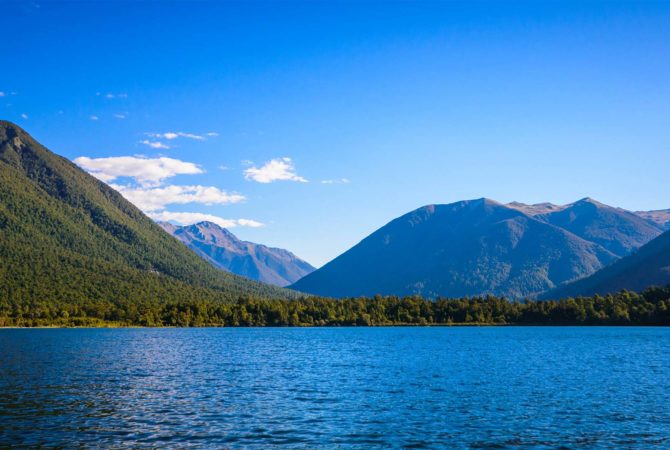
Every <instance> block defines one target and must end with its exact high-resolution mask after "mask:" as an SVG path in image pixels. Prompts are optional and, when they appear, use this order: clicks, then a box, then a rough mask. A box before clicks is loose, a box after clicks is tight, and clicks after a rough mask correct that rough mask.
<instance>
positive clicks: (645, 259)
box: [541, 231, 670, 298]
mask: <svg viewBox="0 0 670 450" xmlns="http://www.w3.org/2000/svg"><path fill="white" fill-rule="evenodd" d="M669 284H670V231H666V232H665V233H663V234H662V235H660V236H659V237H657V238H656V239H654V240H652V241H651V242H649V243H647V244H646V245H644V246H643V247H642V248H640V250H638V251H637V252H636V253H633V254H632V255H629V256H626V257H625V258H622V259H620V260H618V261H617V262H615V263H614V264H612V265H611V266H608V267H605V268H604V269H602V270H600V271H598V272H596V273H595V274H593V275H591V276H590V277H587V278H583V279H581V280H578V281H575V282H574V283H570V284H567V285H565V286H562V287H559V288H557V289H555V290H553V291H549V292H547V293H545V294H543V295H542V296H541V297H542V298H564V297H570V296H578V295H582V296H585V295H593V294H607V293H610V292H617V291H620V290H622V289H628V290H632V291H641V290H643V289H646V288H647V287H650V286H666V285H669Z"/></svg>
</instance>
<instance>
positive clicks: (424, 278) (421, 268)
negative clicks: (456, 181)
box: [291, 199, 617, 298]
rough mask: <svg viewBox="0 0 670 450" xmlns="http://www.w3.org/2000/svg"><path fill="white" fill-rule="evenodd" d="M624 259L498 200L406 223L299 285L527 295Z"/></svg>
mask: <svg viewBox="0 0 670 450" xmlns="http://www.w3.org/2000/svg"><path fill="white" fill-rule="evenodd" d="M616 259H617V255H616V254H614V253H612V252H611V251H609V250H607V249H605V248H603V246H601V245H599V244H597V243H595V242H590V241H587V240H585V239H583V238H581V237H579V236H577V235H575V234H574V233H571V232H569V231H567V230H564V229H562V228H559V227H557V226H555V225H552V224H551V223H548V222H546V221H543V220H538V219H536V218H534V217H532V216H529V215H528V214H526V213H524V212H523V211H520V210H519V209H518V208H512V207H509V206H506V205H502V204H500V203H497V202H495V201H493V200H488V199H479V200H470V201H462V202H457V203H452V204H448V205H429V206H425V207H422V208H419V209H417V210H415V211H412V212H410V213H408V214H405V215H404V216H402V217H399V218H397V219H395V220H393V221H391V222H390V223H388V224H387V225H385V226H384V227H382V228H380V229H379V230H377V231H375V232H374V233H372V234H371V235H370V236H368V237H367V238H365V239H364V240H363V241H361V242H360V243H359V244H357V245H356V246H354V247H353V248H351V249H350V250H348V251H347V252H345V253H343V254H342V255H340V256H338V257H337V258H335V259H334V260H333V261H331V262H329V263H328V264H326V265H325V266H323V267H322V268H320V269H318V270H316V271H314V272H312V273H311V274H309V275H307V276H306V277H304V278H302V279H301V280H299V281H298V282H296V283H295V284H293V285H292V286H291V287H292V288H295V289H297V290H300V291H303V292H308V293H312V294H318V295H326V296H335V297H348V296H358V295H374V294H395V295H411V294H421V295H424V296H428V297H436V296H444V297H460V296H469V295H480V294H486V293H490V294H496V295H504V296H508V297H514V298H519V297H525V296H531V295H535V294H538V293H540V292H543V291H545V290H547V289H551V288H553V287H555V286H557V285H559V284H561V283H565V282H567V281H570V280H575V279H577V278H580V277H583V276H584V275H588V274H591V273H593V272H595V271H596V270H598V269H600V268H602V267H603V266H604V265H607V264H609V263H611V262H613V261H614V260H616Z"/></svg>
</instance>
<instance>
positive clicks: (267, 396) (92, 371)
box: [0, 327, 670, 449]
mask: <svg viewBox="0 0 670 450" xmlns="http://www.w3.org/2000/svg"><path fill="white" fill-rule="evenodd" d="M669 349H670V329H662V328H531V327H528V328H516V327H509V328H359V329H355V328H339V329H323V328H315V329H113V330H84V329H79V330H0V446H8V445H24V446H31V447H32V446H38V445H54V446H66V447H69V446H72V447H74V446H91V447H119V446H129V447H185V446H194V447H204V448H221V447H224V448H225V447H233V448H237V447H242V448H254V447H256V448H267V447H272V446H277V445H288V446H293V447H301V448H304V447H310V448H314V447H318V448H323V447H354V448H369V447H413V448H440V447H442V448H443V447H450V448H560V447H563V448H588V449H591V448H641V449H649V448H669V447H670V352H669V351H668V350H669Z"/></svg>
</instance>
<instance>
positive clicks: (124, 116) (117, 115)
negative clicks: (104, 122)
mask: <svg viewBox="0 0 670 450" xmlns="http://www.w3.org/2000/svg"><path fill="white" fill-rule="evenodd" d="M114 118H115V119H125V118H126V115H125V114H114Z"/></svg>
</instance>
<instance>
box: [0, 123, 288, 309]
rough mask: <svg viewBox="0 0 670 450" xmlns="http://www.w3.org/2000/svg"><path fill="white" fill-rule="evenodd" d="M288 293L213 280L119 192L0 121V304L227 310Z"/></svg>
mask: <svg viewBox="0 0 670 450" xmlns="http://www.w3.org/2000/svg"><path fill="white" fill-rule="evenodd" d="M249 295H253V296H272V297H277V298H287V297H294V296H297V295H298V294H297V293H294V292H291V291H288V290H284V289H280V288H277V287H273V286H268V285H265V284H262V283H258V282H255V281H251V280H248V279H246V278H242V277H239V276H236V275H233V274H230V273H226V272H223V271H220V270H216V269H215V268H214V267H212V266H211V265H209V264H207V263H206V262H205V261H203V260H202V259H201V258H199V257H198V256H197V255H196V254H195V253H193V252H192V251H190V250H189V249H188V248H186V247H185V246H184V245H183V244H182V243H180V242H179V241H177V240H176V239H174V238H173V237H172V236H170V235H169V234H168V233H166V232H165V231H163V229H162V228H160V227H159V226H158V225H157V224H156V223H154V222H153V221H152V220H151V219H149V218H148V217H146V216H145V215H144V214H142V212H141V211H140V210H139V209H137V208H136V207H135V206H133V205H132V204H131V203H130V202H128V201H126V200H125V199H124V198H123V197H122V196H121V195H120V194H119V193H118V192H116V191H115V190H113V189H112V188H110V187H109V186H107V185H106V184H104V183H103V182H101V181H99V180H97V179H96V178H94V177H92V176H91V175H89V174H87V173H86V172H84V171H82V170H81V169H79V168H78V167H77V166H76V165H74V164H73V163H71V162H70V161H68V160H67V159H65V158H62V157H60V156H58V155H56V154H54V153H52V152H50V151H49V150H47V149H46V148H45V147H43V146H42V145H40V144H39V143H37V142H36V141H35V140H34V139H33V138H32V137H30V136H29V135H28V134H27V133H26V132H25V131H24V130H22V129H21V128H19V127H18V126H16V125H14V124H12V123H10V122H5V121H0V298H4V299H10V300H11V301H14V302H19V303H20V302H34V301H43V302H49V301H50V300H58V301H63V300H68V301H73V302H77V301H83V300H100V301H109V302H114V301H116V300H120V299H128V298H131V299H135V298H137V299H138V300H147V299H149V300H188V299H211V300H216V301H232V300H235V299H237V298H238V297H239V296H249Z"/></svg>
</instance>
